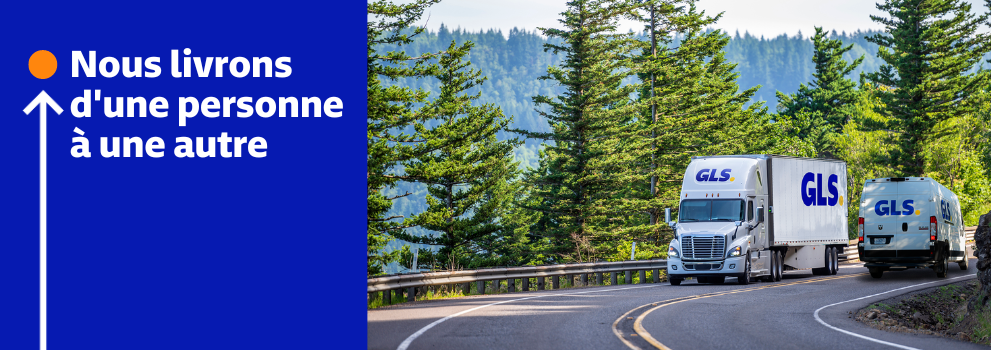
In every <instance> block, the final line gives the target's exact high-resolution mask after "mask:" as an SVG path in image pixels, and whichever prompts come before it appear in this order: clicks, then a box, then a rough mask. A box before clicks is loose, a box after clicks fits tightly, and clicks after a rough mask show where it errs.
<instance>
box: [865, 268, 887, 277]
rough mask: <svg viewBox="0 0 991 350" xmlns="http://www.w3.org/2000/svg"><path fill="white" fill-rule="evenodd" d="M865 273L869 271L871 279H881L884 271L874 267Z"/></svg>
mask: <svg viewBox="0 0 991 350" xmlns="http://www.w3.org/2000/svg"><path fill="white" fill-rule="evenodd" d="M867 271H870V273H871V277H874V278H881V275H882V274H884V270H882V269H879V268H876V267H871V268H868V269H867Z"/></svg>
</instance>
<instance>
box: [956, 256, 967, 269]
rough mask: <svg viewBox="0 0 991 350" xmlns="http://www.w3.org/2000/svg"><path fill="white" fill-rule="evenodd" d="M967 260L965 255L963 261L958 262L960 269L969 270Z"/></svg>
mask: <svg viewBox="0 0 991 350" xmlns="http://www.w3.org/2000/svg"><path fill="white" fill-rule="evenodd" d="M967 261H968V259H967V257H966V256H965V257H963V261H961V262H959V263H957V265H960V269H961V270H964V271H967Z"/></svg>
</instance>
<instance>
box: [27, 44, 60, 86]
mask: <svg viewBox="0 0 991 350" xmlns="http://www.w3.org/2000/svg"><path fill="white" fill-rule="evenodd" d="M56 68H58V61H56V60H55V55H53V54H52V53H51V52H48V51H47V50H38V51H36V52H35V53H34V54H32V55H31V58H30V59H28V69H29V70H31V75H33V76H34V77H35V78H38V79H48V78H51V77H52V75H54V74H55V69H56Z"/></svg>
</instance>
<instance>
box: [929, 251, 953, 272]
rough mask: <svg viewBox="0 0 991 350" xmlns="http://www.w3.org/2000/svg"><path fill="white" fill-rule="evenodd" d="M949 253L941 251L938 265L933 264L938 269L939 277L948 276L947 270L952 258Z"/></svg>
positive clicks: (934, 268)
mask: <svg viewBox="0 0 991 350" xmlns="http://www.w3.org/2000/svg"><path fill="white" fill-rule="evenodd" d="M948 255H949V254H946V253H943V252H940V253H939V258H938V259H939V260H938V261H937V262H936V265H935V266H933V270H936V277H937V278H946V270H948V268H949V266H948V265H950V260H949V256H948Z"/></svg>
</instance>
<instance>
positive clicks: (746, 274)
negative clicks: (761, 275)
mask: <svg viewBox="0 0 991 350" xmlns="http://www.w3.org/2000/svg"><path fill="white" fill-rule="evenodd" d="M746 264H747V267H746V268H744V269H743V276H740V277H737V278H736V284H743V285H747V284H750V253H747V260H746Z"/></svg>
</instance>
